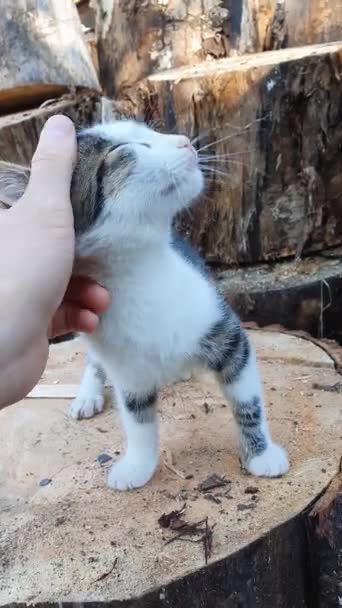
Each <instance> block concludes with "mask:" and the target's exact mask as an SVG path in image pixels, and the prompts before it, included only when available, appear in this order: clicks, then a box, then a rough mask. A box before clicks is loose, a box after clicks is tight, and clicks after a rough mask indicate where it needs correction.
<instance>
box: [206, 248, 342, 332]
mask: <svg viewBox="0 0 342 608" xmlns="http://www.w3.org/2000/svg"><path fill="white" fill-rule="evenodd" d="M215 278H216V279H217V281H218V285H219V289H220V290H221V292H222V294H223V295H224V297H225V298H226V300H227V301H228V302H229V303H230V304H231V305H232V306H233V308H234V310H236V312H237V313H238V314H239V317H240V318H241V319H242V320H243V321H255V322H256V323H257V324H258V325H259V326H261V327H263V326H265V325H271V324H279V325H282V326H284V327H287V328H288V329H292V330H294V329H299V330H303V331H306V332H308V333H309V334H311V335H314V336H316V337H319V338H322V337H325V338H332V339H335V340H337V341H339V342H340V343H341V342H342V315H341V311H342V250H341V248H338V249H336V250H335V249H331V250H330V249H329V250H327V251H325V252H322V253H321V255H316V256H310V257H308V258H304V259H303V260H298V261H290V262H288V261H285V262H284V261H283V262H279V263H275V264H271V263H267V264H260V265H259V264H257V265H252V266H244V267H241V268H234V269H231V270H217V271H216V272H215Z"/></svg>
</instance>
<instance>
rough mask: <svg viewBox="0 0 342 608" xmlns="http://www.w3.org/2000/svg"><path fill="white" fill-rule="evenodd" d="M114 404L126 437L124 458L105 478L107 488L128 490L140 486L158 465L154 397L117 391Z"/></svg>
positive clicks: (147, 394) (153, 395)
mask: <svg viewBox="0 0 342 608" xmlns="http://www.w3.org/2000/svg"><path fill="white" fill-rule="evenodd" d="M117 401H118V405H119V409H120V411H121V418H122V422H123V426H124V429H125V431H126V436H127V448H126V452H125V454H124V456H123V457H122V458H121V459H120V460H119V461H118V462H117V463H115V464H114V465H113V466H112V468H111V469H110V472H109V475H108V486H109V487H110V488H114V489H116V490H131V489H133V488H139V487H141V486H144V485H145V484H146V483H147V482H148V481H149V480H150V479H151V477H152V476H153V473H154V472H155V469H156V467H157V464H158V457H159V453H158V424H157V415H156V402H157V393H156V392H155V391H151V392H145V393H144V394H138V393H130V392H125V391H120V392H119V391H118V394H117Z"/></svg>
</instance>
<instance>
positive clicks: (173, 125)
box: [125, 43, 342, 265]
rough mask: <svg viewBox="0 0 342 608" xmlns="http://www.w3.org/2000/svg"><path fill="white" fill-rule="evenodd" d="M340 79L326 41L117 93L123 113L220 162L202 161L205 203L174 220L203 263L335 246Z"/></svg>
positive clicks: (173, 74) (340, 215)
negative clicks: (185, 139)
mask: <svg viewBox="0 0 342 608" xmlns="http://www.w3.org/2000/svg"><path fill="white" fill-rule="evenodd" d="M341 77H342V53H341V47H340V45H339V44H338V43H336V44H335V43H332V44H327V45H317V46H309V47H300V48H296V49H289V50H279V51H270V52H264V53H258V54H256V55H253V54H250V55H244V56H243V57H235V58H229V59H223V60H218V61H216V62H211V63H208V62H205V63H201V64H198V65H197V66H193V67H189V68H179V69H175V70H168V71H165V72H161V73H159V74H155V75H152V76H151V77H150V78H148V79H146V80H145V81H144V82H141V83H139V85H137V86H135V87H131V89H130V90H129V91H127V92H126V93H127V94H126V98H125V99H126V101H127V102H128V101H129V103H130V107H131V111H132V112H136V113H144V112H145V115H147V116H148V117H149V118H153V119H158V120H159V119H160V120H161V122H162V124H163V125H164V127H165V129H166V130H167V131H173V132H183V133H186V134H188V135H189V136H190V137H199V138H200V141H199V142H197V144H196V146H197V147H198V148H199V150H201V147H202V146H203V145H204V144H205V145H206V146H207V145H208V142H210V146H209V147H205V148H204V149H203V152H202V153H204V154H207V153H212V154H213V155H217V156H218V158H219V157H220V155H223V157H222V159H221V160H220V159H219V160H218V162H217V163H216V162H214V159H213V158H212V159H210V160H209V162H208V169H207V170H206V176H207V189H206V197H205V198H204V199H203V201H202V202H201V203H200V204H199V205H198V206H197V207H195V208H194V209H193V210H192V211H191V216H190V215H189V214H188V213H186V214H184V215H183V216H182V217H181V219H180V222H179V225H180V227H181V229H182V231H183V232H184V234H186V235H187V236H189V237H190V238H191V240H192V242H193V244H194V245H195V246H196V247H197V248H199V249H200V250H201V251H202V253H203V254H204V256H205V257H206V259H207V261H208V262H210V263H212V264H226V265H233V264H240V263H256V262H260V261H264V260H272V259H279V258H285V257H288V256H293V255H297V256H300V255H301V253H302V252H303V251H304V252H310V251H318V250H322V249H324V248H326V247H327V246H333V245H338V244H340V243H341V241H342V206H341V191H342V181H341V173H342V157H341V154H340V141H341V138H342V127H341V124H342V123H341V119H342V113H341V107H342V89H341V86H340V79H341ZM204 136H206V140H204V139H201V137H204ZM215 141H216V143H214V142H215ZM213 168H215V169H216V170H218V173H217V174H216V175H215V173H213Z"/></svg>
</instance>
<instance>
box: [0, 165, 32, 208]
mask: <svg viewBox="0 0 342 608" xmlns="http://www.w3.org/2000/svg"><path fill="white" fill-rule="evenodd" d="M29 179H30V169H28V168H27V167H22V166H21V165H15V164H13V163H5V162H3V161H0V201H2V202H3V203H4V204H5V205H6V206H7V207H12V205H13V203H15V202H16V201H17V200H18V199H19V198H21V197H22V195H23V194H24V192H25V190H26V186H27V184H28V182H29Z"/></svg>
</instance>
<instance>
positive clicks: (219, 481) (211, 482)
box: [198, 473, 230, 492]
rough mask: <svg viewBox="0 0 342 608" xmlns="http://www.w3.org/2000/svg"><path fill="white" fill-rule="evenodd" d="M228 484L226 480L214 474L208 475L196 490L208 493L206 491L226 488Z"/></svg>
mask: <svg viewBox="0 0 342 608" xmlns="http://www.w3.org/2000/svg"><path fill="white" fill-rule="evenodd" d="M229 483H230V482H229V481H228V480H227V479H225V478H224V477H221V476H220V475H217V474H216V473H214V474H213V475H209V477H207V478H206V479H205V480H204V481H201V483H200V484H199V486H198V489H199V490H201V492H208V490H214V489H215V488H222V487H223V486H227V485H228V484H229Z"/></svg>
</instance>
